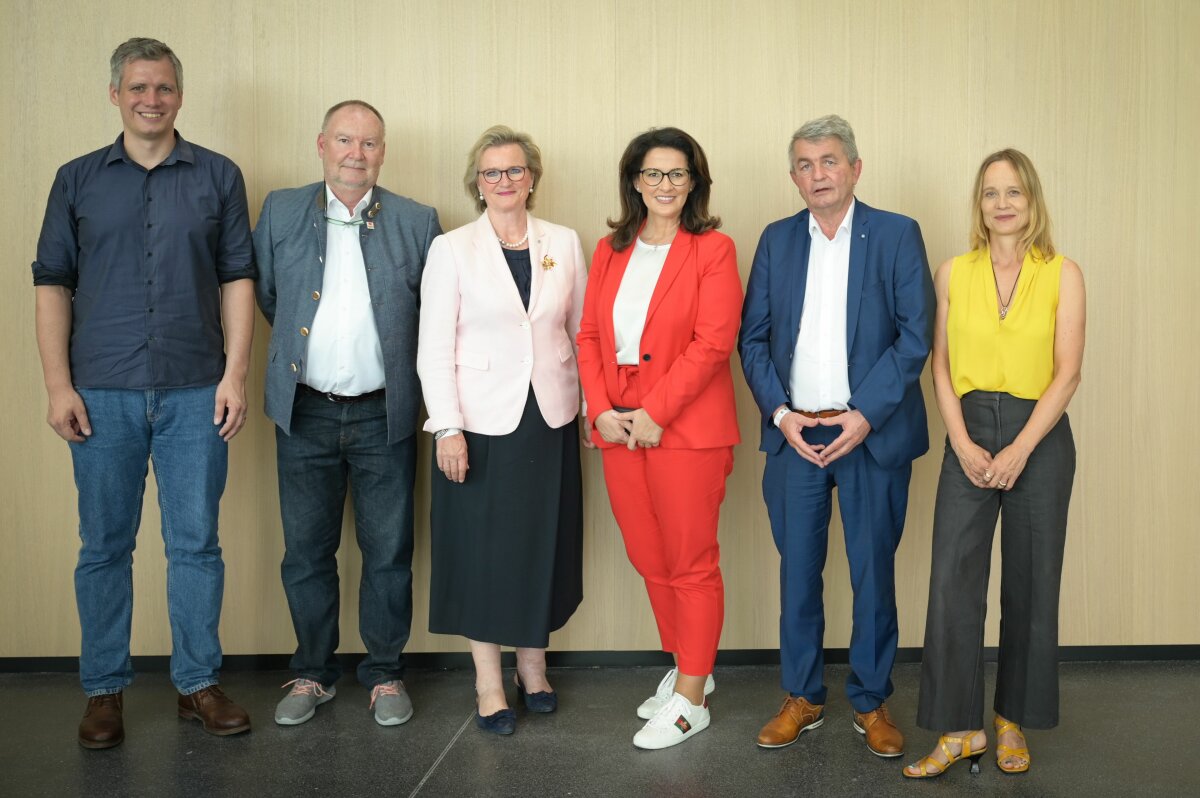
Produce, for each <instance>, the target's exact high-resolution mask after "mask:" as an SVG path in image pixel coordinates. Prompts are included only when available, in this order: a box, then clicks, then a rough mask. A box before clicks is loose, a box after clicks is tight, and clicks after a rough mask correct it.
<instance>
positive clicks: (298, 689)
mask: <svg viewBox="0 0 1200 798" xmlns="http://www.w3.org/2000/svg"><path fill="white" fill-rule="evenodd" d="M288 685H294V687H292V693H291V694H292V695H315V696H316V697H317V698H320V697H322V696H324V695H326V692H325V688H324V687H322V686H321V683H320V682H314V681H313V680H312V679H292V680H291V681H290V682H288V683H287V684H283V685H280V686H281V687H287V686H288ZM372 703H374V699H372Z"/></svg>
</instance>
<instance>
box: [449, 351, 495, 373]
mask: <svg viewBox="0 0 1200 798" xmlns="http://www.w3.org/2000/svg"><path fill="white" fill-rule="evenodd" d="M454 365H456V366H466V367H467V368H469V369H478V370H479V371H487V368H488V356H487V355H484V354H481V353H479V352H467V351H465V350H462V349H460V350H458V351H457V352H455V353H454Z"/></svg>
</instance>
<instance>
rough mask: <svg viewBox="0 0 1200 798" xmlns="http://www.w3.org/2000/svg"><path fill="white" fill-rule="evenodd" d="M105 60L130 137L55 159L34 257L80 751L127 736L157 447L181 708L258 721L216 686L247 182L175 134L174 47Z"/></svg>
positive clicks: (137, 49) (177, 84) (219, 724)
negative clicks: (61, 443)
mask: <svg viewBox="0 0 1200 798" xmlns="http://www.w3.org/2000/svg"><path fill="white" fill-rule="evenodd" d="M111 70H112V74H111V82H110V86H109V98H110V100H111V101H112V103H113V105H116V106H117V107H118V108H119V109H120V111H121V120H122V125H123V128H124V131H123V133H122V134H121V135H120V136H118V137H117V140H116V143H114V144H113V145H112V146H110V147H105V148H103V149H100V150H97V151H96V152H93V153H91V154H89V155H85V156H83V157H82V158H77V159H76V160H74V161H71V162H70V163H68V164H66V165H65V166H63V167H62V168H61V169H59V171H58V174H57V176H56V177H55V179H54V185H53V187H52V188H51V190H50V199H49V202H48V204H47V207H46V219H45V222H44V223H43V225H42V234H41V237H40V238H39V240H38V251H37V260H36V261H34V263H33V281H34V285H35V286H37V288H36V291H37V339H38V349H39V351H40V353H41V358H42V371H43V373H44V376H45V381H46V392H47V394H48V395H49V404H50V409H49V412H48V415H47V421H48V422H49V424H50V426H51V427H53V428H54V431H55V432H57V433H58V434H59V435H60V436H61V437H62V438H63V439H65V440H66V441H68V442H69V445H70V448H71V457H72V461H73V464H74V469H75V484H76V486H77V487H78V489H79V520H80V523H79V536H80V538H81V540H82V546H81V548H80V552H79V563H78V565H77V566H76V569H75V596H76V601H77V603H78V608H79V623H80V627H81V630H82V636H83V640H82V646H81V651H80V657H79V671H80V681H81V682H82V684H83V689H84V690H85V691H86V693H87V695H88V706H87V711H86V712H85V714H84V717H83V720H82V722H81V723H80V725H79V742H80V744H81V745H83V746H84V747H85V748H111V747H112V746H115V745H117V744H119V743H120V742H121V741H122V740H123V739H124V735H125V732H124V724H123V720H122V706H123V691H124V688H125V686H126V685H128V684H129V683H130V681H131V680H132V678H133V669H132V666H131V663H130V659H129V633H130V624H131V619H132V613H133V580H132V564H133V548H134V540H135V536H136V534H137V528H138V524H139V521H140V519H141V509H142V495H143V492H144V490H145V483H146V470H147V462H148V461H149V460H151V459H152V460H153V463H154V475H155V479H156V480H157V482H158V490H159V505H160V507H161V509H162V532H163V540H164V541H165V543H166V552H167V605H168V611H169V614H170V619H171V636H172V640H173V651H172V655H171V680H172V681H173V682H174V684H175V686H176V688H177V689H178V690H179V701H178V713H179V716H180V717H182V718H187V719H197V720H200V721H201V723H202V725H203V727H204V729H205V731H208V732H211V733H212V734H219V735H225V734H236V733H238V732H243V731H247V730H249V728H250V719H249V717H248V716H247V715H246V712H245V711H244V710H243V709H242V708H241V707H239V706H237V705H236V704H234V703H233V702H232V701H230V700H229V698H228V697H226V696H225V695H224V694H223V693H222V692H221V689H220V687H218V686H217V683H218V676H219V673H218V671H219V669H220V666H221V644H220V641H219V639H218V637H217V624H218V622H219V620H220V615H221V597H222V593H223V591H224V578H225V577H224V574H225V571H224V564H223V562H222V561H221V549H220V545H219V544H218V540H217V514H218V507H219V504H220V499H221V494H222V492H223V491H224V489H225V475H226V469H227V462H228V459H227V458H228V445H227V444H228V442H229V440H230V439H231V438H233V436H234V435H236V434H237V433H238V431H239V430H240V429H241V428H242V425H243V424H244V423H245V420H246V391H245V381H246V371H247V368H248V366H249V359H250V340H251V337H252V335H253V332H254V288H253V278H254V277H255V269H254V260H253V251H252V245H251V241H250V224H249V219H248V215H247V212H246V187H245V183H244V182H243V180H242V175H241V172H240V171H239V170H238V168H237V166H236V165H235V164H234V163H233V162H232V161H230V160H229V159H228V158H225V157H224V156H222V155H218V154H217V153H215V152H211V151H210V150H206V149H204V148H202V147H198V146H196V145H194V144H189V143H188V142H186V141H184V140H183V137H182V136H180V135H179V134H178V133H176V131H175V116H176V114H177V113H178V112H179V108H180V106H181V105H182V103H183V74H182V67H181V65H180V63H179V59H178V58H176V56H175V54H174V53H173V52H172V51H171V49H170V48H169V47H167V46H166V45H165V44H163V43H162V42H158V41H155V40H153V39H130V40H129V41H127V42H125V43H124V44H122V45H121V46H119V47H118V48H117V49H116V50H115V51H114V52H113V55H112V60H111Z"/></svg>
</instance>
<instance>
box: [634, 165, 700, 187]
mask: <svg viewBox="0 0 1200 798" xmlns="http://www.w3.org/2000/svg"><path fill="white" fill-rule="evenodd" d="M638 174H639V175H641V176H642V182H643V183H645V184H646V185H648V186H657V185H658V184H659V183H661V182H662V179H663V177H664V176H665V177H666V178H667V179H668V180H670V181H671V185H673V186H682V185H686V184H687V181H688V179H689V178H690V177H691V175H692V173H691V172H689V171H688V170H687V169H672V170H671V171H669V172H664V171H662V170H661V169H641V170H639V171H638Z"/></svg>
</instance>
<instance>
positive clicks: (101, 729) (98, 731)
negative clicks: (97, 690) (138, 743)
mask: <svg viewBox="0 0 1200 798" xmlns="http://www.w3.org/2000/svg"><path fill="white" fill-rule="evenodd" d="M124 704H125V699H124V694H123V693H108V694H107V695H97V696H92V697H91V698H89V699H88V703H87V709H85V710H84V711H83V720H81V721H79V744H80V745H82V746H83V747H84V748H93V749H95V748H112V747H113V746H114V745H120V744H121V741H122V740H124V739H125V721H124V720H123V719H122V715H121V710H122V708H123V706H124Z"/></svg>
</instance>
